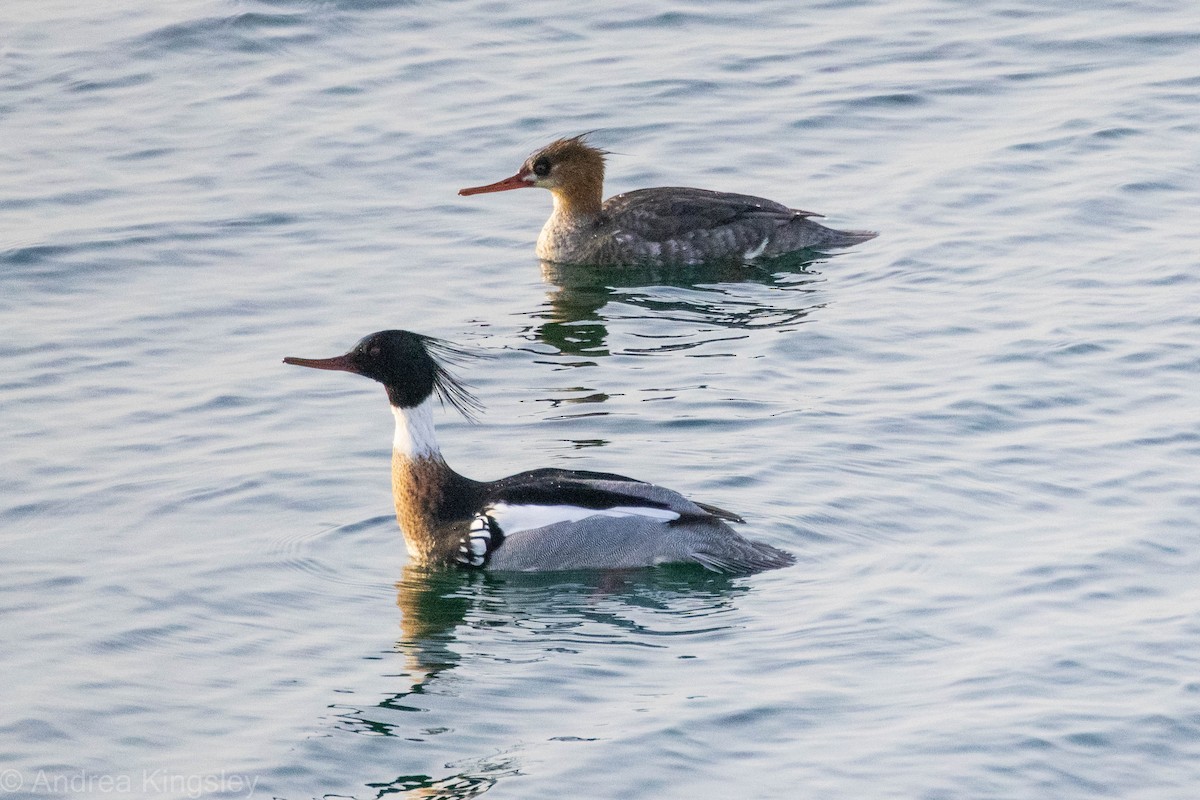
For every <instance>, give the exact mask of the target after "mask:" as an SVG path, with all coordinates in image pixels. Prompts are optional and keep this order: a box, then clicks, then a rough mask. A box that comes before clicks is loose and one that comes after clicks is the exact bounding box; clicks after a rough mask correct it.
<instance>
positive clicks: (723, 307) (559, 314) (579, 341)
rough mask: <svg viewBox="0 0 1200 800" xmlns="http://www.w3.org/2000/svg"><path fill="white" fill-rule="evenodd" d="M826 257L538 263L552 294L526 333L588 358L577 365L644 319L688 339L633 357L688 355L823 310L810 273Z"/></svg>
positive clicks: (667, 341)
mask: <svg viewBox="0 0 1200 800" xmlns="http://www.w3.org/2000/svg"><path fill="white" fill-rule="evenodd" d="M828 258H830V256H828V255H825V254H822V253H816V252H813V251H807V252H803V253H793V254H791V255H789V256H784V257H781V258H776V259H772V260H770V261H765V262H755V263H745V262H730V263H718V264H706V265H701V266H691V267H673V268H672V267H619V268H618V267H608V268H603V267H591V266H581V265H569V264H555V263H552V262H549V261H543V262H542V277H543V278H544V279H545V281H546V283H548V284H550V285H552V286H553V287H554V289H553V291H551V292H550V293H549V295H548V299H547V301H546V303H545V304H544V305H543V307H542V309H541V310H539V311H536V312H533V313H532V314H531V315H530V316H531V317H533V318H534V319H541V320H544V321H543V322H542V323H541V324H538V325H536V326H534V327H532V328H531V329H530V330H531V331H532V333H533V336H534V337H535V338H536V339H537V340H538V341H540V342H542V343H544V344H546V345H548V346H549V347H552V348H553V349H554V351H555V352H557V353H560V354H562V355H567V356H579V357H581V358H586V359H589V360H588V361H584V362H580V363H579V364H578V365H580V366H582V365H585V364H590V363H592V362H591V361H590V359H592V358H596V357H602V356H607V355H609V354H610V351H609V343H608V342H609V332H608V328H607V323H608V322H610V321H615V320H624V319H645V320H647V321H649V322H651V323H652V324H653V325H654V326H655V329H657V330H661V329H662V327H663V326H664V325H670V324H672V323H686V324H687V326H688V331H687V333H686V334H681V335H679V336H673V335H670V334H666V335H664V336H663V337H662V339H663V340H664V341H660V342H659V343H656V344H654V345H650V346H647V347H645V348H638V349H637V350H632V351H630V352H639V353H655V352H667V351H670V350H679V349H689V348H693V347H696V346H698V345H700V344H703V343H704V342H709V341H715V340H720V339H723V338H729V337H730V336H738V337H740V336H741V335H743V334H742V332H744V331H746V330H751V329H758V328H779V327H786V326H789V325H797V324H800V323H802V322H804V321H805V318H806V317H808V315H809V314H811V313H812V312H813V311H815V310H817V309H819V308H822V307H823V306H824V303H822V302H819V301H818V300H817V296H818V295H817V291H818V288H819V286H820V284H821V283H822V282H823V281H824V278H823V277H822V276H821V275H820V273H817V272H813V271H811V270H810V268H811V267H812V266H813V265H814V264H818V263H820V262H821V261H824V260H827V259H828ZM764 289H765V290H767V291H766V292H765V295H766V296H764V291H763V290H764ZM696 326H700V327H701V328H703V330H700V331H697V328H696Z"/></svg>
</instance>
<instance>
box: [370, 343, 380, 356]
mask: <svg viewBox="0 0 1200 800" xmlns="http://www.w3.org/2000/svg"><path fill="white" fill-rule="evenodd" d="M379 352H380V351H379V345H373V346H372V347H371V355H372V356H373V357H376V358H378V356H379Z"/></svg>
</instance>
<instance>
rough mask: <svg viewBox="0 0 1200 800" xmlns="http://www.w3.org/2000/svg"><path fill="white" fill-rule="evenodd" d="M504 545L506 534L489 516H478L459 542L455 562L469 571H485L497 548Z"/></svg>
mask: <svg viewBox="0 0 1200 800" xmlns="http://www.w3.org/2000/svg"><path fill="white" fill-rule="evenodd" d="M503 543H504V532H503V531H501V530H500V526H499V525H497V524H496V520H494V519H492V518H491V517H490V516H488V515H487V514H477V515H476V516H475V518H474V519H473V520H471V527H470V528H468V529H467V532H466V534H464V535H463V537H462V539H461V540H460V541H459V545H458V554H457V555H456V556H455V557H454V562H455V563H456V564H458V566H460V567H465V568H467V569H483V568H484V567H486V566H487V563H488V559H489V558H490V557H491V555H492V553H494V552H496V548H497V547H499V546H500V545H501V544H503Z"/></svg>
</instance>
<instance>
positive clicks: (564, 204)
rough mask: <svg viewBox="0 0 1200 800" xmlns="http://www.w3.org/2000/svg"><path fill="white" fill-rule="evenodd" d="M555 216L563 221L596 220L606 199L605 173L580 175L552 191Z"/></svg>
mask: <svg viewBox="0 0 1200 800" xmlns="http://www.w3.org/2000/svg"><path fill="white" fill-rule="evenodd" d="M551 194H553V195H554V216H555V217H559V218H561V219H563V220H584V219H594V218H595V217H597V216H599V215H600V207H601V205H602V204H603V199H604V173H603V172H601V173H599V174H596V173H595V172H587V173H580V174H578V175H573V176H571V178H570V180H569V181H568V182H566V183H564V184H562V185H561V186H558V187H556V188H554V189H552V190H551Z"/></svg>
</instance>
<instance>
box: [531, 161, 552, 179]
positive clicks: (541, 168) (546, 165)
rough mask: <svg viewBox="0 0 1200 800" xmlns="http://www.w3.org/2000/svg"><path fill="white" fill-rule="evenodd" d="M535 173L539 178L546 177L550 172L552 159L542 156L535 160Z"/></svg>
mask: <svg viewBox="0 0 1200 800" xmlns="http://www.w3.org/2000/svg"><path fill="white" fill-rule="evenodd" d="M533 174H534V175H537V176H538V177H539V178H544V177H546V176H547V175H549V174H550V159H548V158H546V157H545V156H542V157H541V158H539V159H538V160H537V161H535V162H533Z"/></svg>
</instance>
